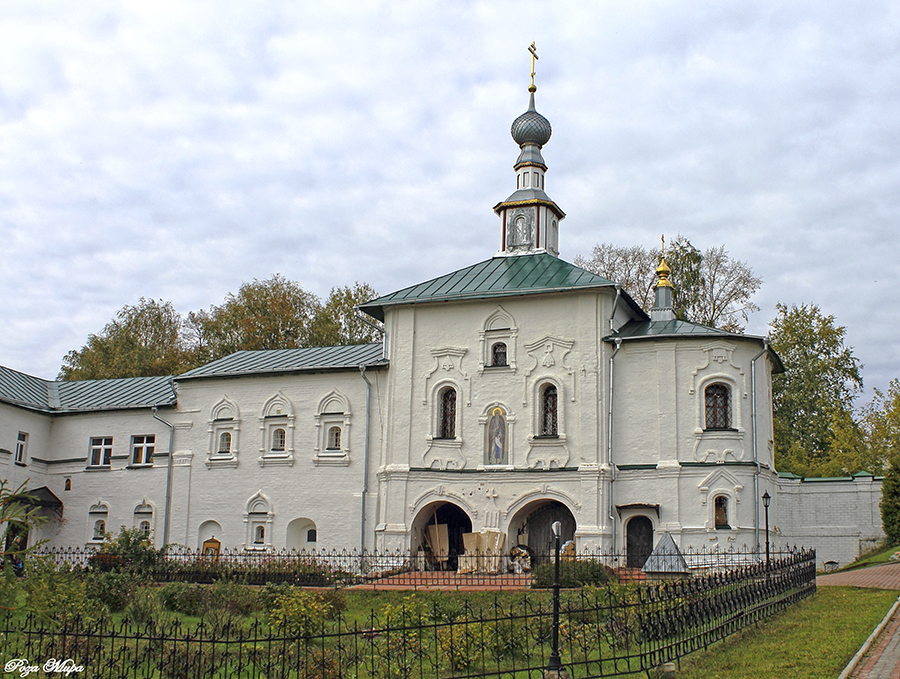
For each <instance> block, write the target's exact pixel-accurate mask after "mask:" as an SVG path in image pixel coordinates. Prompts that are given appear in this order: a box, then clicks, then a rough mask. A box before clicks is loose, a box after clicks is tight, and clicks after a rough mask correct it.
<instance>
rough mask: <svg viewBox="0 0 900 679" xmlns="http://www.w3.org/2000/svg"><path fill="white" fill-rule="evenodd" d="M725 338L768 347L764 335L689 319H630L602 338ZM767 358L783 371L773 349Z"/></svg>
mask: <svg viewBox="0 0 900 679" xmlns="http://www.w3.org/2000/svg"><path fill="white" fill-rule="evenodd" d="M716 338H727V339H731V340H744V341H746V340H750V341H753V342H758V343H759V344H760V346H761V347H768V345H767V344H766V343H765V338H764V337H757V336H756V335H742V334H740V333H736V332H728V331H727V330H721V329H719V328H711V327H709V326H707V325H700V324H698V323H691V322H690V321H680V320H674V321H631V322H629V323H626V324H625V325H623V326H622V327H621V328H619V331H618V332H616V333H615V334H612V335H607V336H606V337H604V338H603V339H604V340H606V341H607V342H614V341H615V340H616V339H620V340H622V341H623V342H626V341H639V340H660V339H716ZM768 352H769V359H770V360H771V361H772V370H773V372H776V373H783V372H784V364H783V363H782V362H781V357H780V356H779V355H778V354H777V353H775V351H774V350H772V349H771V348H768Z"/></svg>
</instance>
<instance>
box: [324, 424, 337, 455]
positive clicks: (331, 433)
mask: <svg viewBox="0 0 900 679" xmlns="http://www.w3.org/2000/svg"><path fill="white" fill-rule="evenodd" d="M340 449H341V428H340V427H331V428H329V430H328V442H327V445H326V446H325V450H340Z"/></svg>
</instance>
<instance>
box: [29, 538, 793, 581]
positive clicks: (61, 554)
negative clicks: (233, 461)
mask: <svg viewBox="0 0 900 679" xmlns="http://www.w3.org/2000/svg"><path fill="white" fill-rule="evenodd" d="M796 551H797V549H796V548H791V547H784V548H782V549H781V550H779V551H775V550H773V551H772V554H773V555H774V556H775V557H777V558H780V557H784V556H786V555H790V554H793V553H795V552H796ZM37 554H38V555H42V556H45V557H48V558H52V559H53V560H54V561H55V562H56V563H57V564H58V565H62V564H69V565H71V566H74V567H80V568H95V569H101V570H102V569H115V568H118V567H120V566H122V565H123V564H124V563H125V560H124V559H123V557H118V556H117V557H109V556H107V555H102V556H99V555H98V551H97V550H96V549H93V548H56V547H54V548H45V549H41V550H38V552H37ZM450 556H452V557H453V558H452V559H451V558H450ZM562 558H563V573H564V575H565V576H566V577H568V578H569V580H568V581H567V582H566V584H567V585H569V586H577V585H580V584H585V583H592V582H593V583H596V582H600V581H605V580H609V579H611V580H613V581H618V582H631V581H651V582H655V581H663V580H670V579H672V578H675V577H686V576H691V577H694V576H698V575H705V574H709V573H716V572H721V571H726V570H734V569H735V568H741V567H744V566H751V565H755V564H757V563H759V562H760V561H761V560H765V554H760V553H759V552H757V551H755V550H752V549H750V548H748V547H746V546H745V547H743V548H730V549H727V550H720V549H705V548H704V549H693V548H688V549H686V550H685V551H683V552H678V553H677V554H674V555H673V554H668V555H662V556H659V555H657V556H651V557H650V558H649V559H648V560H647V561H646V562H645V564H644V567H643V568H640V569H635V568H628V567H627V566H626V564H627V563H628V558H627V555H626V554H624V553H620V552H612V551H606V550H585V551H582V552H579V553H576V552H574V551H571V552H569V553H566V554H564V555H563V557H562ZM551 561H552V559H551V558H550V556H549V555H535V554H533V553H531V552H528V551H526V550H523V549H519V548H514V549H513V550H510V551H507V552H502V553H500V552H475V553H466V554H461V555H455V554H454V555H449V556H447V557H446V558H444V557H442V556H441V555H436V556H435V555H432V554H430V553H429V554H424V553H422V552H417V553H410V552H403V551H394V552H378V551H363V552H360V551H356V550H327V551H326V550H322V551H310V552H306V551H294V550H247V549H242V548H238V549H224V550H222V551H221V552H220V553H218V554H216V555H212V556H211V555H204V554H202V553H201V552H200V551H199V550H193V549H189V548H186V547H179V546H170V547H168V548H166V550H165V551H164V553H163V556H162V558H161V559H160V560H159V562H158V563H156V564H155V565H151V566H147V567H145V568H144V570H143V572H144V574H145V577H146V578H147V579H149V580H155V581H156V582H177V581H182V582H197V583H210V582H215V581H217V580H220V579H223V578H227V579H238V580H240V581H241V582H245V583H247V584H260V585H261V584H265V583H267V582H271V583H292V584H297V585H302V586H309V587H351V586H353V587H362V586H369V587H373V588H412V589H417V588H431V587H444V588H460V589H465V588H486V589H521V588H525V587H530V586H533V585H538V586H545V585H546V586H549V584H550V580H549V579H550V578H551V577H552V565H551Z"/></svg>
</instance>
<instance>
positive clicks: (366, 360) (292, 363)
mask: <svg viewBox="0 0 900 679" xmlns="http://www.w3.org/2000/svg"><path fill="white" fill-rule="evenodd" d="M361 365H365V366H369V367H375V366H385V365H387V361H385V360H384V357H383V350H382V345H381V342H376V343H373V344H351V345H347V346H338V347H306V348H303V349H265V350H258V351H238V352H236V353H234V354H231V355H230V356H225V357H224V358H220V359H218V360H217V361H213V362H212V363H207V364H206V365H202V366H200V367H199V368H194V369H193V370H189V371H188V372H186V373H184V374H182V375H179V376H178V377H176V378H175V379H176V381H178V382H181V381H183V380H191V379H198V378H203V377H238V376H241V375H264V374H272V373H292V372H321V371H329V370H342V369H343V370H347V369H357V368H359V366H361Z"/></svg>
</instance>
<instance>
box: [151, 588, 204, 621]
mask: <svg viewBox="0 0 900 679" xmlns="http://www.w3.org/2000/svg"><path fill="white" fill-rule="evenodd" d="M206 591H207V588H206V587H204V586H202V585H189V584H187V583H185V582H170V583H169V584H167V585H165V586H164V587H161V588H160V590H159V599H160V601H161V602H162V605H163V606H165V607H166V608H167V609H168V610H170V611H172V612H173V613H183V614H184V615H191V616H197V617H199V616H200V614H201V613H202V611H203V606H204V602H205V601H206V599H207V595H206Z"/></svg>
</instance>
